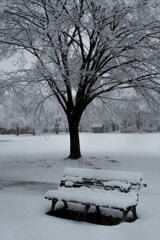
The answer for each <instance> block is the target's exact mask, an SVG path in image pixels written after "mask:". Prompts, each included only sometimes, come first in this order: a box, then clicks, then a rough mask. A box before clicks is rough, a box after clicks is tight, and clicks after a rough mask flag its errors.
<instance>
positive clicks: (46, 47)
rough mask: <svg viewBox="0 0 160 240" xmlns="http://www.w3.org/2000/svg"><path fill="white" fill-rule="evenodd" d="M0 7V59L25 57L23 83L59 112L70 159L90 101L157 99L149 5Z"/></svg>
mask: <svg viewBox="0 0 160 240" xmlns="http://www.w3.org/2000/svg"><path fill="white" fill-rule="evenodd" d="M153 2H154V1H152V3H153ZM4 5H5V6H3V7H4V8H3V11H2V13H1V15H0V46H1V55H6V52H7V55H10V54H12V53H14V52H16V51H23V50H25V51H28V52H30V53H31V54H32V55H33V56H34V57H35V59H36V64H35V65H34V67H33V69H32V78H31V79H30V81H31V82H32V81H38V82H39V83H41V84H42V85H43V84H44V85H45V86H46V85H47V86H48V87H49V88H50V90H51V94H54V95H55V96H56V98H57V99H58V101H59V103H60V105H61V106H62V108H63V110H64V112H65V114H66V116H67V119H68V124H69V133H70V155H69V157H70V158H73V159H77V158H79V157H80V156H81V152H80V143H79V133H78V126H79V122H80V119H81V116H82V114H83V112H84V110H85V109H86V107H87V106H88V105H89V104H90V103H91V102H92V101H93V100H94V99H95V98H97V97H99V96H102V95H103V94H105V95H106V94H108V93H110V92H111V91H115V90H121V89H128V88H134V89H136V90H137V91H138V92H140V93H141V94H142V95H144V96H146V95H147V94H148V91H151V92H154V91H155V92H158V91H159V78H158V77H159V72H158V59H159V52H158V49H157V46H158V45H159V37H160V22H159V20H158V18H156V14H157V12H156V11H158V10H160V8H159V6H156V8H154V7H155V6H151V5H150V1H146V0H145V1H125V0H119V1H118V0H99V1H96V0H12V1H10V0H8V1H6V4H4ZM155 10H156V11H155ZM33 73H34V74H33ZM33 75H34V76H33Z"/></svg>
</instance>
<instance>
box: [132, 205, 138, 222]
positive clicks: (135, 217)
mask: <svg viewBox="0 0 160 240" xmlns="http://www.w3.org/2000/svg"><path fill="white" fill-rule="evenodd" d="M131 211H132V214H133V219H134V220H136V219H137V212H136V207H132V209H131Z"/></svg>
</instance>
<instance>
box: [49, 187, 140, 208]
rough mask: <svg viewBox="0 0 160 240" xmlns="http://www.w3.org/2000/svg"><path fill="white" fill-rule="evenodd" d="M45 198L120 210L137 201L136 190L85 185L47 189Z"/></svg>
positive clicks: (133, 204) (134, 204)
mask: <svg viewBox="0 0 160 240" xmlns="http://www.w3.org/2000/svg"><path fill="white" fill-rule="evenodd" d="M45 198H46V199H49V200H52V199H56V200H62V201H67V202H74V203H82V204H90V205H95V206H101V207H109V208H114V209H122V210H126V209H127V208H128V207H132V206H136V205H137V201H138V199H137V193H136V191H135V192H128V193H123V192H119V191H116V190H115V191H114V190H111V191H105V190H103V189H96V188H93V189H92V188H87V187H81V188H65V187H61V188H59V189H58V190H49V191H48V192H46V194H45Z"/></svg>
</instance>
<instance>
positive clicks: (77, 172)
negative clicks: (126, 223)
mask: <svg viewBox="0 0 160 240" xmlns="http://www.w3.org/2000/svg"><path fill="white" fill-rule="evenodd" d="M141 181H142V174H141V173H137V172H122V171H108V170H97V169H83V168H65V170H64V174H63V176H62V178H61V183H60V187H59V189H58V190H49V191H48V192H46V194H45V198H46V199H48V200H52V207H51V211H52V212H54V208H55V204H56V203H57V201H59V200H60V201H63V203H64V208H67V207H68V203H69V202H72V203H80V204H83V205H85V215H87V212H88V210H89V207H90V206H95V207H96V209H97V214H98V215H99V214H100V207H106V208H113V209H118V210H120V211H122V212H123V218H122V219H123V220H126V217H127V214H128V212H129V211H132V214H133V219H136V218H137V214H136V206H137V203H138V198H139V190H140V186H141Z"/></svg>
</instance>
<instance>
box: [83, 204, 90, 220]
mask: <svg viewBox="0 0 160 240" xmlns="http://www.w3.org/2000/svg"><path fill="white" fill-rule="evenodd" d="M89 208H90V205H89V204H86V205H85V210H84V217H85V219H86V218H87V214H88V210H89Z"/></svg>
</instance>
